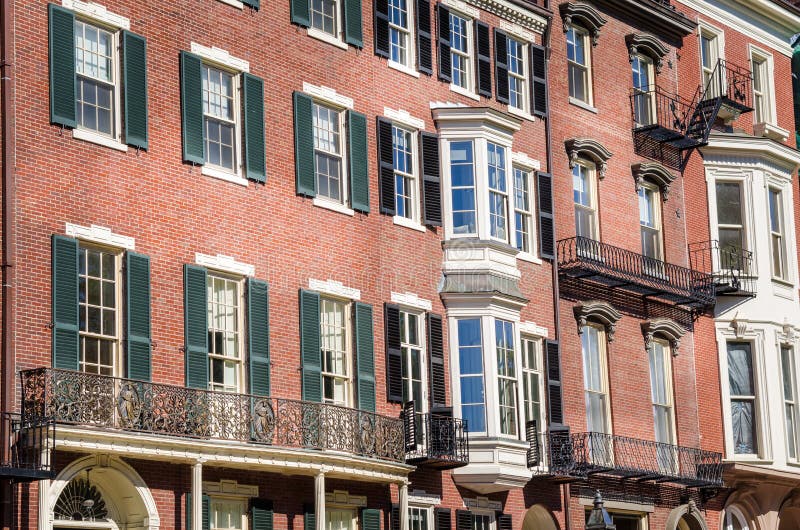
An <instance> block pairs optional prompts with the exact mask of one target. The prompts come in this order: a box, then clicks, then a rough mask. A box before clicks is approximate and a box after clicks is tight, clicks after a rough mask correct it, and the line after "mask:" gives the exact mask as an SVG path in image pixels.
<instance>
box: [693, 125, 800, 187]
mask: <svg viewBox="0 0 800 530" xmlns="http://www.w3.org/2000/svg"><path fill="white" fill-rule="evenodd" d="M701 152H702V154H703V160H704V163H705V164H706V165H707V166H708V165H716V164H718V165H731V164H736V165H738V166H740V167H741V166H756V167H761V166H767V167H768V168H769V169H772V170H775V169H778V170H780V171H782V172H786V173H789V174H788V175H787V177H788V178H791V174H792V173H794V172H795V171H797V169H798V168H800V151H797V150H796V149H793V148H791V147H789V146H786V145H784V144H780V143H778V142H775V141H773V140H770V139H768V138H759V137H756V136H750V135H742V134H726V133H722V134H719V133H718V134H712V135H711V136H710V138H709V140H708V145H707V146H706V147H702V148H701Z"/></svg>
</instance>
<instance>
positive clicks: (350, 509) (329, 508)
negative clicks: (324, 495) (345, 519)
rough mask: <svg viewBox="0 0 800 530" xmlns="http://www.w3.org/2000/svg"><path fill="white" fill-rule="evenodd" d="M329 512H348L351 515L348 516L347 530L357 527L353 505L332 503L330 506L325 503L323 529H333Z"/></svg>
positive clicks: (353, 529) (355, 529)
mask: <svg viewBox="0 0 800 530" xmlns="http://www.w3.org/2000/svg"><path fill="white" fill-rule="evenodd" d="M331 512H339V513H344V512H348V513H349V514H350V515H351V517H350V525H349V529H348V530H357V528H358V512H357V511H356V508H355V507H352V506H346V505H340V504H334V505H332V506H329V505H326V506H325V529H326V530H333V527H332V526H331V523H332V521H331V517H330V514H331Z"/></svg>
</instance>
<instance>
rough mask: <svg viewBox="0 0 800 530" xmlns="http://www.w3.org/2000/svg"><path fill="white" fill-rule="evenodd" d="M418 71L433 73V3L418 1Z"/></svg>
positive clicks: (427, 0) (425, 0) (423, 0)
mask: <svg viewBox="0 0 800 530" xmlns="http://www.w3.org/2000/svg"><path fill="white" fill-rule="evenodd" d="M415 15H416V18H417V70H419V71H420V72H422V73H423V74H428V75H431V74H432V73H433V49H432V48H433V40H432V37H431V3H430V1H429V0H417V11H416V13H415Z"/></svg>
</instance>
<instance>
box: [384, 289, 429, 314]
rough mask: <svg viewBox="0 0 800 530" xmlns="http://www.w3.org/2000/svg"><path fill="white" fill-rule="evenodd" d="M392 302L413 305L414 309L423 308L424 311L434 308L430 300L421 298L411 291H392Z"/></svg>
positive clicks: (407, 305)
mask: <svg viewBox="0 0 800 530" xmlns="http://www.w3.org/2000/svg"><path fill="white" fill-rule="evenodd" d="M392 303H394V304H399V305H404V306H406V307H413V308H414V309H421V310H423V311H430V310H431V309H432V308H433V304H432V303H431V301H430V300H425V299H424V298H420V297H419V296H417V295H416V294H415V293H409V292H408V291H406V292H405V293H395V292H394V291H392Z"/></svg>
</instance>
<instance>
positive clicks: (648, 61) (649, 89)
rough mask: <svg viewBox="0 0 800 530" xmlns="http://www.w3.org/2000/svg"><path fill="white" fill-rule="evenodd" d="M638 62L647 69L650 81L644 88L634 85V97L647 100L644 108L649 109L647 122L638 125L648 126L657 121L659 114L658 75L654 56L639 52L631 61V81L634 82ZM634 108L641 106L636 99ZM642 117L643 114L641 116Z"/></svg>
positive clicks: (637, 108) (638, 108)
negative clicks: (655, 90) (656, 97)
mask: <svg viewBox="0 0 800 530" xmlns="http://www.w3.org/2000/svg"><path fill="white" fill-rule="evenodd" d="M636 62H638V64H639V66H640V68H641V67H643V68H644V70H645V71H646V75H647V80H648V81H649V83H648V85H647V86H646V87H644V89H642V88H640V87H636V86H635V85H634V86H633V94H634V98H639V97H642V98H644V100H645V106H644V109H646V111H647V116H646V118H647V123H644V122H636V125H637V126H647V125H652V124H654V123H656V120H657V119H658V116H657V115H656V112H657V109H656V101H655V92H653V90H654V89H655V85H656V75H655V66H654V64H653V58H652V57H650V56H649V55H645V54H642V53H637V54H635V55H634V56H633V60H632V61H631V83H633V68H634V64H635V63H636ZM634 110H635V111H638V110H640V107H639V106H638V105H637V103H636V101H635V100H634ZM640 117H641V116H640Z"/></svg>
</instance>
